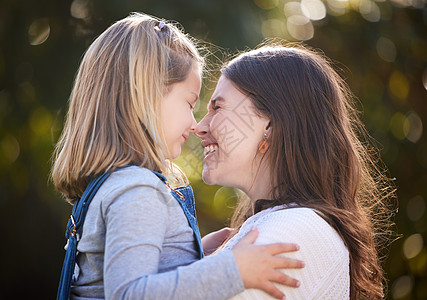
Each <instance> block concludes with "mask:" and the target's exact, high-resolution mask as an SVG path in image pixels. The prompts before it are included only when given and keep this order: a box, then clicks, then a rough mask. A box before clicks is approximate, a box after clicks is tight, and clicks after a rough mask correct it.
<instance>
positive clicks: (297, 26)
mask: <svg viewBox="0 0 427 300" xmlns="http://www.w3.org/2000/svg"><path fill="white" fill-rule="evenodd" d="M132 11H141V12H145V13H148V14H153V15H156V16H159V17H163V18H166V19H169V20H176V21H178V22H179V23H181V24H182V25H183V26H184V28H185V30H186V31H187V32H188V33H190V34H191V35H193V36H195V37H197V38H201V39H203V40H204V41H206V42H209V43H212V44H215V45H218V46H219V47H221V48H223V49H224V50H225V51H227V52H228V53H231V54H232V53H235V51H236V50H243V49H245V47H247V46H248V47H254V46H255V45H257V44H258V43H260V42H261V41H262V40H263V39H265V38H271V37H280V38H283V39H286V40H289V41H304V42H305V43H306V44H307V45H310V46H312V47H314V48H320V49H322V50H323V51H324V53H325V54H326V55H327V56H329V57H330V58H331V59H333V60H334V61H337V62H339V63H337V66H338V67H339V68H340V69H341V70H340V73H341V74H342V75H343V76H344V77H345V78H346V80H347V82H348V83H349V84H350V87H351V89H352V90H353V92H354V93H355V94H356V96H357V97H358V98H359V99H360V107H359V108H360V110H362V111H363V115H362V119H363V121H364V122H365V124H366V126H367V129H368V131H369V133H370V134H371V135H372V136H373V137H374V138H375V139H376V141H378V144H379V145H380V147H381V154H382V158H383V160H384V162H385V164H386V165H387V166H388V168H389V173H390V176H391V177H395V178H396V185H397V187H398V196H399V207H400V209H399V213H398V214H397V216H396V224H397V226H396V230H397V232H398V233H399V234H401V238H400V239H399V240H397V241H395V242H394V243H392V244H391V246H390V248H389V251H388V254H387V255H388V256H387V259H386V260H385V262H384V269H385V271H386V274H387V278H388V279H389V292H388V296H387V298H388V299H427V288H426V287H427V247H426V241H427V232H426V231H427V217H426V200H427V172H426V170H427V136H426V134H425V132H424V129H423V127H424V124H427V92H426V88H427V2H426V0H393V1H389V0H386V1H384V0H378V1H372V0H218V1H213V0H176V1H154V0H121V1H118V0H110V1H101V0H74V1H69V0H67V1H53V0H51V1H49V0H38V1H22V0H9V1H7V0H2V1H1V2H0V190H1V199H0V244H1V246H0V254H1V255H0V260H1V263H0V270H1V272H0V276H1V277H0V299H53V298H54V297H55V295H56V289H57V284H58V281H59V275H60V270H61V266H62V261H63V258H64V254H65V252H64V250H63V246H64V244H65V238H64V228H65V224H66V222H67V218H68V215H69V213H70V211H71V206H69V205H68V204H66V203H65V202H64V201H63V200H62V198H61V197H60V195H59V194H58V193H57V192H55V190H54V188H53V185H52V184H51V183H50V182H49V181H48V178H49V170H50V166H51V163H50V157H51V153H52V150H53V146H54V144H55V142H56V140H57V138H58V136H59V133H60V132H61V128H62V123H63V119H64V114H65V111H66V108H67V99H68V96H69V93H70V90H71V87H72V82H73V78H74V75H75V72H76V71H77V68H78V64H79V61H80V59H81V57H82V55H83V53H84V51H85V49H86V48H87V46H88V45H89V44H90V43H91V42H92V41H93V40H94V38H95V37H96V36H97V35H99V34H100V33H101V32H102V31H103V30H105V29H106V28H107V27H108V26H109V25H110V24H111V23H112V22H114V21H115V20H118V19H121V18H123V17H126V16H127V15H128V14H129V13H130V12H132ZM216 54H217V56H219V57H220V58H221V55H220V54H219V52H218V53H216ZM215 74H217V73H215V72H213V73H211V75H210V76H209V78H207V79H206V80H205V87H204V89H203V91H202V97H201V99H202V101H201V102H202V103H200V105H198V107H197V109H196V119H197V120H200V118H201V116H203V115H204V113H205V109H206V103H207V101H208V100H209V96H210V95H211V93H212V92H213V88H214V86H215V85H214V80H215V79H216V78H215ZM183 154H184V155H183V156H181V157H180V158H179V159H177V161H176V162H177V163H178V164H179V165H180V166H181V167H182V168H183V169H184V170H185V172H186V173H187V175H188V177H189V178H190V180H191V182H192V184H193V187H194V190H195V193H196V199H197V201H198V204H197V209H198V216H199V219H200V226H201V231H202V234H204V233H207V232H209V231H212V230H215V229H218V228H221V227H223V226H224V225H226V224H227V221H228V219H229V217H230V214H231V211H232V210H231V207H232V206H233V205H234V204H235V202H236V199H237V196H238V192H237V191H234V190H233V189H230V188H221V187H219V186H207V185H205V184H204V183H203V182H202V181H201V179H200V173H201V166H202V165H201V163H202V161H201V157H202V149H201V147H200V143H199V141H198V140H197V139H196V138H194V137H192V138H191V139H190V140H189V141H188V142H187V144H186V146H185V148H184V150H183ZM325 255H327V253H326V254H325Z"/></svg>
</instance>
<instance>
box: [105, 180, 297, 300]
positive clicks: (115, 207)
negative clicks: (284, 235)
mask: <svg viewBox="0 0 427 300" xmlns="http://www.w3.org/2000/svg"><path fill="white" fill-rule="evenodd" d="M162 197H163V195H162V193H161V192H159V191H158V190H156V189H155V188H153V187H149V186H143V187H138V188H132V189H128V190H126V191H125V192H124V193H123V194H121V195H120V197H118V198H117V199H115V201H114V202H112V204H110V206H109V207H108V209H106V211H105V216H104V218H105V223H106V230H107V232H106V243H105V244H106V247H105V261H104V290H105V297H106V299H226V298H230V297H232V296H234V295H236V294H238V293H239V292H241V291H243V290H244V288H245V287H246V288H261V289H263V290H265V291H266V292H269V293H270V294H272V295H275V296H276V297H282V296H283V294H282V293H281V292H280V291H278V290H277V288H275V287H274V286H273V285H272V283H271V282H270V281H269V280H271V281H280V282H283V283H289V281H290V279H289V278H287V277H286V276H284V275H283V274H281V273H280V272H278V271H275V270H274V268H283V267H286V266H288V265H289V263H290V262H289V260H287V259H285V258H279V257H273V256H272V255H273V254H276V253H278V252H283V250H285V251H291V249H293V248H292V246H286V245H276V246H274V245H271V246H269V247H266V246H254V245H252V244H251V243H253V241H254V240H255V238H256V235H257V233H256V231H254V232H253V233H251V235H249V238H248V239H247V240H244V241H242V244H240V246H239V247H238V246H237V245H236V249H233V252H234V254H233V252H232V251H224V252H222V253H219V254H218V255H214V256H210V257H207V258H205V259H203V260H200V261H196V262H194V263H192V264H191V265H187V266H182V267H178V268H177V269H175V270H173V271H169V272H165V273H158V267H159V261H160V256H161V255H160V254H161V251H162V245H163V242H164V239H165V235H166V230H167V224H168V220H169V218H170V216H169V215H168V204H167V202H165V201H164V200H162ZM168 259H172V260H173V259H179V257H176V258H174V257H169V258H168ZM266 262H267V263H266ZM241 275H242V276H241Z"/></svg>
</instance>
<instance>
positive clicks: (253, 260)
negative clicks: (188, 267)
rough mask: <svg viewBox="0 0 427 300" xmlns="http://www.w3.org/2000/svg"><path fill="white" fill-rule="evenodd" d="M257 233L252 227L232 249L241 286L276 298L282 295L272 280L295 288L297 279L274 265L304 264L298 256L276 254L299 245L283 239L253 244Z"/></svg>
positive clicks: (290, 266)
mask: <svg viewBox="0 0 427 300" xmlns="http://www.w3.org/2000/svg"><path fill="white" fill-rule="evenodd" d="M257 237H258V229H257V228H256V227H254V228H252V230H251V231H250V232H249V233H248V234H246V235H245V236H244V237H243V238H242V239H241V240H240V241H239V243H237V244H236V245H235V246H234V247H233V249H232V252H233V254H234V258H235V260H236V263H237V267H238V268H239V271H240V276H241V277H242V280H243V283H244V285H245V288H246V289H260V290H263V291H264V292H266V293H268V294H270V295H271V296H273V297H276V298H277V299H283V298H284V296H285V295H284V294H283V293H282V292H281V291H280V290H279V289H278V288H277V287H276V286H275V285H274V284H273V282H277V283H280V284H284V285H287V286H291V287H296V288H297V287H299V286H300V282H299V281H298V280H296V279H294V278H291V277H289V276H287V275H285V274H283V273H282V272H280V271H279V270H276V269H286V268H303V267H304V265H305V264H304V262H302V261H300V260H296V259H291V258H286V257H280V256H276V255H277V254H280V253H284V252H294V251H298V250H299V246H298V245H296V244H286V243H275V244H268V245H254V244H253V243H254V242H255V240H256V238H257Z"/></svg>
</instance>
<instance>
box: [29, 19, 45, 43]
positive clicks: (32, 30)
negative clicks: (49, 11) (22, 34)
mask: <svg viewBox="0 0 427 300" xmlns="http://www.w3.org/2000/svg"><path fill="white" fill-rule="evenodd" d="M49 35H50V25H49V20H48V19H46V18H42V19H36V20H34V21H33V22H32V23H31V25H30V27H29V28H28V41H29V43H30V45H33V46H36V45H40V44H43V43H44V42H45V41H46V40H47V39H48V38H49Z"/></svg>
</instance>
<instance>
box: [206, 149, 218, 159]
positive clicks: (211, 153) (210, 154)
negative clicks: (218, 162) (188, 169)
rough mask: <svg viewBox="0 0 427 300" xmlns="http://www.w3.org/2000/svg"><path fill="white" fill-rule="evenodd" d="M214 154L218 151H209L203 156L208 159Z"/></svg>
mask: <svg viewBox="0 0 427 300" xmlns="http://www.w3.org/2000/svg"><path fill="white" fill-rule="evenodd" d="M214 154H216V151H214V152H209V153H208V154H206V155H205V156H204V157H203V160H205V159H208V158H209V157H211V156H213V155H214Z"/></svg>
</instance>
